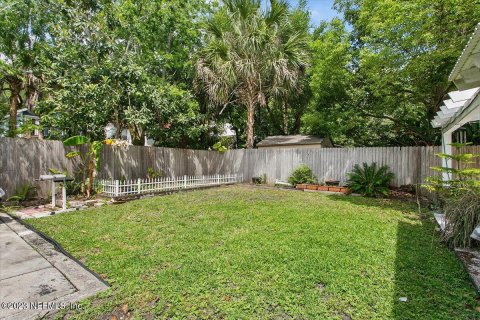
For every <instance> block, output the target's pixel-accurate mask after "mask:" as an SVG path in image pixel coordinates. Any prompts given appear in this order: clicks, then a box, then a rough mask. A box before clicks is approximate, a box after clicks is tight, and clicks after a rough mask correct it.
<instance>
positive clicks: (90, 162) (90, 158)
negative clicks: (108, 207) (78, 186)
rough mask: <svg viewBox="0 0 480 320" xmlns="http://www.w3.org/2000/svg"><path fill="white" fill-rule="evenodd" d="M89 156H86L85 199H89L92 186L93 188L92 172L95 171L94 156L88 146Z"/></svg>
mask: <svg viewBox="0 0 480 320" xmlns="http://www.w3.org/2000/svg"><path fill="white" fill-rule="evenodd" d="M89 148H90V150H89V153H90V155H89V156H88V185H87V198H90V196H91V195H92V186H93V172H94V170H95V154H94V152H93V149H92V145H91V144H90V146H89Z"/></svg>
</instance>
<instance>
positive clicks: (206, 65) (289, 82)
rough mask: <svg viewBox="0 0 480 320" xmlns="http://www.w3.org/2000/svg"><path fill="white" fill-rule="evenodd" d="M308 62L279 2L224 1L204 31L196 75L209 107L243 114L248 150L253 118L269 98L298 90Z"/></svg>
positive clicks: (303, 43) (298, 35) (300, 36)
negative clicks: (234, 109)
mask: <svg viewBox="0 0 480 320" xmlns="http://www.w3.org/2000/svg"><path fill="white" fill-rule="evenodd" d="M306 58H307V48H306V38H305V35H304V33H302V32H299V31H298V30H295V27H294V25H293V24H292V23H291V21H290V20H289V10H288V5H287V4H286V2H284V1H274V0H271V1H270V6H269V7H268V9H265V10H262V8H261V6H260V1H257V0H226V1H224V5H223V6H222V7H221V8H220V9H219V11H218V12H217V13H216V14H215V15H213V16H212V18H211V19H210V20H209V21H208V23H207V27H206V42H205V46H204V48H203V49H202V50H201V51H200V53H199V57H198V60H197V65H196V70H197V77H198V80H199V83H200V84H201V88H202V89H203V90H204V91H205V92H206V94H207V95H208V97H209V98H210V100H211V101H212V102H213V103H216V104H223V105H226V104H229V103H230V104H235V105H241V106H244V107H245V108H246V110H247V148H252V147H253V141H254V132H253V125H254V115H255V109H256V108H257V107H258V106H265V105H266V104H267V101H268V99H269V98H270V97H279V96H280V97H281V96H285V95H286V94H287V93H288V94H292V93H295V92H298V91H299V90H301V88H300V85H299V84H300V78H301V77H302V75H303V72H304V70H305V64H306Z"/></svg>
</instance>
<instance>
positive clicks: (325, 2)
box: [288, 0, 340, 27]
mask: <svg viewBox="0 0 480 320" xmlns="http://www.w3.org/2000/svg"><path fill="white" fill-rule="evenodd" d="M333 1H334V0H307V3H308V4H307V6H308V9H309V11H310V15H311V16H310V17H311V21H312V24H313V26H314V27H316V26H318V24H319V23H320V21H321V20H331V19H332V18H333V17H340V13H339V12H337V11H335V10H334V9H333ZM288 2H289V3H290V5H292V6H296V5H297V4H298V0H288Z"/></svg>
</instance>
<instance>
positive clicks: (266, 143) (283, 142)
mask: <svg viewBox="0 0 480 320" xmlns="http://www.w3.org/2000/svg"><path fill="white" fill-rule="evenodd" d="M324 140H325V138H321V137H318V136H309V135H292V136H269V137H266V138H265V139H263V140H262V141H260V142H259V143H257V146H258V147H270V146H291V145H311V144H321V143H322V142H323V141H324Z"/></svg>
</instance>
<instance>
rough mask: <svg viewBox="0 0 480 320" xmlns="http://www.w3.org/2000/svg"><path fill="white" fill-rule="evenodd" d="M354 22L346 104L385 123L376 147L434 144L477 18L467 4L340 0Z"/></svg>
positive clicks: (478, 10)
mask: <svg viewBox="0 0 480 320" xmlns="http://www.w3.org/2000/svg"><path fill="white" fill-rule="evenodd" d="M335 4H336V7H337V8H338V9H339V10H340V11H341V12H343V13H344V16H345V19H346V21H347V22H348V23H349V24H350V25H351V28H352V32H351V37H352V38H351V46H352V60H351V64H350V66H351V71H352V77H351V81H350V82H349V83H350V88H351V89H349V92H348V94H349V96H350V97H352V99H349V100H348V101H347V103H345V104H344V106H345V107H347V106H351V107H353V108H355V112H356V114H357V115H358V116H359V117H361V118H362V119H365V120H362V121H364V122H366V123H368V122H371V121H374V122H378V123H379V124H380V125H382V128H383V129H384V130H385V132H386V134H385V136H384V138H380V137H379V136H378V135H376V136H377V137H378V138H380V139H377V141H378V142H377V143H378V144H387V145H388V144H395V145H398V144H400V145H419V144H420V145H429V144H434V143H436V142H437V141H438V140H437V139H438V132H436V131H435V130H433V129H432V128H431V126H430V120H431V118H432V117H433V116H434V114H435V112H436V111H437V109H438V107H439V105H440V104H441V102H442V99H443V97H444V95H445V94H446V93H447V92H448V91H449V90H451V89H452V88H451V87H450V83H449V82H448V74H449V72H450V71H451V69H452V68H453V66H454V64H455V62H456V60H457V58H458V56H459V55H460V53H461V51H462V49H463V47H464V46H465V44H466V42H467V41H468V38H469V36H470V34H471V32H472V31H473V29H474V27H475V25H476V23H478V21H479V20H480V3H479V2H478V1H470V0H439V1H430V0H412V1H393V0H337V1H336V2H335Z"/></svg>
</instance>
